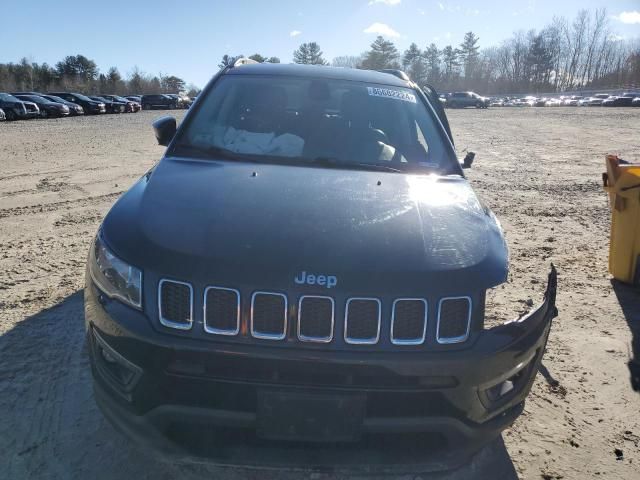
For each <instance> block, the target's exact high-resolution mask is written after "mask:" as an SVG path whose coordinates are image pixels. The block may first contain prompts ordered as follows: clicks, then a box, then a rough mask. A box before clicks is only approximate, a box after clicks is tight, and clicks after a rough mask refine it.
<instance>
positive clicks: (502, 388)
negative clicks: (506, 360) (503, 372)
mask: <svg viewBox="0 0 640 480" xmlns="http://www.w3.org/2000/svg"><path fill="white" fill-rule="evenodd" d="M514 388H515V387H514V386H513V381H511V380H505V381H504V382H501V383H499V384H497V385H495V386H493V387H491V388H489V389H487V398H488V399H489V400H490V401H491V402H497V401H498V400H500V399H501V398H502V397H504V396H505V395H507V394H508V393H510V392H512V391H513V389H514Z"/></svg>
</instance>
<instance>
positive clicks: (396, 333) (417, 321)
mask: <svg viewBox="0 0 640 480" xmlns="http://www.w3.org/2000/svg"><path fill="white" fill-rule="evenodd" d="M426 331H427V302H426V301H425V300H423V299H421V298H399V299H397V300H396V301H394V302H393V313H392V317H391V342H392V343H394V344H396V345H419V344H421V343H423V342H424V339H425V335H426Z"/></svg>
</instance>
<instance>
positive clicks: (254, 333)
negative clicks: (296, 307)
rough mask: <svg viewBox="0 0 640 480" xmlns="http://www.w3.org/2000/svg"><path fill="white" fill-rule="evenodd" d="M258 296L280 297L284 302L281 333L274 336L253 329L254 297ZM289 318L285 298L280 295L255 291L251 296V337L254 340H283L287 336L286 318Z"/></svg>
mask: <svg viewBox="0 0 640 480" xmlns="http://www.w3.org/2000/svg"><path fill="white" fill-rule="evenodd" d="M258 295H269V296H276V297H281V298H282V299H283V300H284V308H283V312H282V315H283V319H282V333H279V334H274V333H269V332H260V331H258V330H256V328H255V314H256V310H255V303H256V297H257V296H258ZM288 316H289V309H288V303H287V296H286V295H284V294H282V293H276V292H264V291H256V292H253V294H252V295H251V336H252V337H254V338H261V339H265V340H283V339H284V338H285V337H286V336H287V318H288Z"/></svg>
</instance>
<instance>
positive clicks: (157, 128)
mask: <svg viewBox="0 0 640 480" xmlns="http://www.w3.org/2000/svg"><path fill="white" fill-rule="evenodd" d="M152 125H153V131H154V132H155V134H156V139H157V140H158V145H163V146H165V147H166V146H167V145H169V143H171V140H173V137H174V135H175V134H176V119H175V118H174V117H170V116H166V117H160V118H159V119H158V120H156V121H155V122H153V123H152Z"/></svg>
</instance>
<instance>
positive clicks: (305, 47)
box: [293, 42, 327, 65]
mask: <svg viewBox="0 0 640 480" xmlns="http://www.w3.org/2000/svg"><path fill="white" fill-rule="evenodd" d="M293 61H294V62H295V63H300V64H304V65H327V62H326V61H325V59H324V58H322V50H320V45H318V44H317V43H316V42H310V43H303V44H302V45H300V46H299V47H298V49H297V50H296V51H294V52H293Z"/></svg>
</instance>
